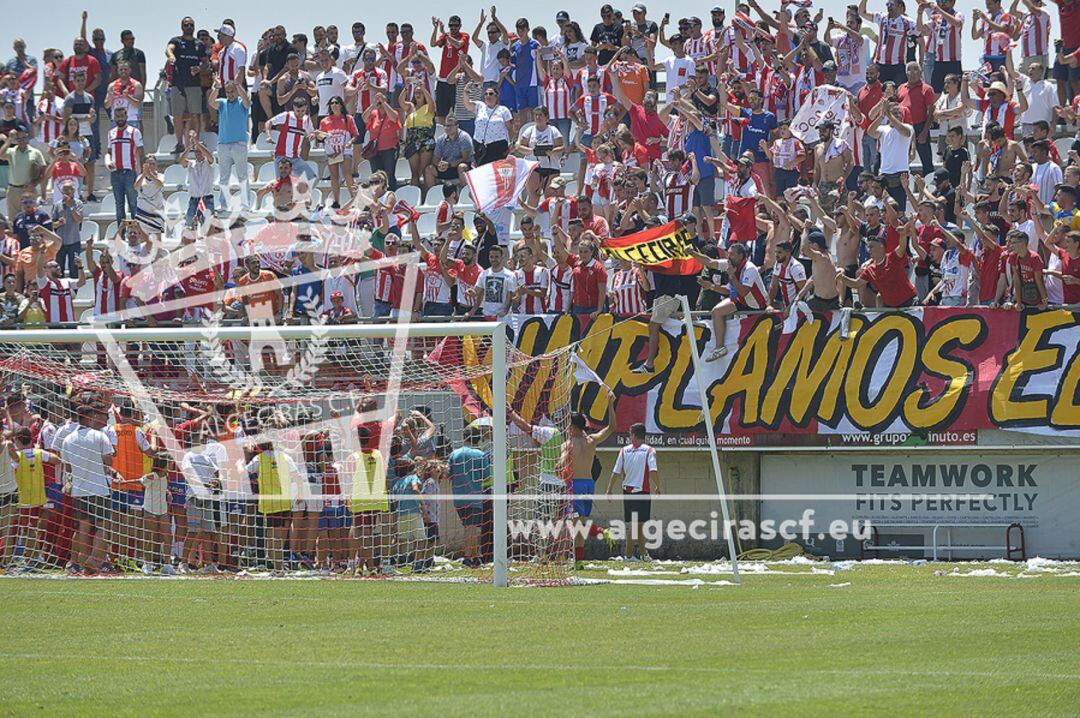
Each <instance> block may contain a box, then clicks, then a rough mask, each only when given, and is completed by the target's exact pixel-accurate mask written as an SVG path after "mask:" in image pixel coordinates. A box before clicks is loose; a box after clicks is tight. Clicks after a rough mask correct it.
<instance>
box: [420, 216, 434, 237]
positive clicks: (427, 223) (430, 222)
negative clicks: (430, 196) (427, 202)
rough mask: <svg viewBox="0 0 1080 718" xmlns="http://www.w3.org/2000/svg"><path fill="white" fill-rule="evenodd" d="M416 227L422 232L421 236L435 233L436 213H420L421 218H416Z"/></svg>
mask: <svg viewBox="0 0 1080 718" xmlns="http://www.w3.org/2000/svg"><path fill="white" fill-rule="evenodd" d="M416 229H417V230H418V231H419V232H420V236H421V237H429V236H431V235H433V234H435V213H434V212H424V213H423V214H421V215H420V219H418V220H416Z"/></svg>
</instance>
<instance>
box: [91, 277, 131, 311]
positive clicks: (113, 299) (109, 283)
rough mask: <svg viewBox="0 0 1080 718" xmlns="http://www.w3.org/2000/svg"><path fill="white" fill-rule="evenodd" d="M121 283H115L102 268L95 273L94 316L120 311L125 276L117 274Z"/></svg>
mask: <svg viewBox="0 0 1080 718" xmlns="http://www.w3.org/2000/svg"><path fill="white" fill-rule="evenodd" d="M116 275H117V277H118V278H119V280H120V281H116V282H114V281H113V280H111V279H109V275H108V274H106V273H105V271H104V270H102V269H101V268H100V267H98V269H97V271H95V272H94V315H95V316H99V317H100V316H102V315H105V314H112V313H114V312H118V311H120V308H121V307H122V306H123V305H121V303H120V287H121V281H123V279H124V275H123V274H121V273H120V272H117V273H116Z"/></svg>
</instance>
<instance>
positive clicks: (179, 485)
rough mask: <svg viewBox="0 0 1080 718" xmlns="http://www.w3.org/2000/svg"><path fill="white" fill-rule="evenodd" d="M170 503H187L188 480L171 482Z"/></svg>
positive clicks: (172, 504) (178, 504)
mask: <svg viewBox="0 0 1080 718" xmlns="http://www.w3.org/2000/svg"><path fill="white" fill-rule="evenodd" d="M169 505H170V506H186V505H187V482H185V481H182V480H181V481H170V482H169Z"/></svg>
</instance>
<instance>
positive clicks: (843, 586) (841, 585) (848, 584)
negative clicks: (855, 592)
mask: <svg viewBox="0 0 1080 718" xmlns="http://www.w3.org/2000/svg"><path fill="white" fill-rule="evenodd" d="M850 585H851V581H844V582H843V583H830V584H829V588H846V587H848V586H850Z"/></svg>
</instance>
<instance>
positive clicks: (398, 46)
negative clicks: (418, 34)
mask: <svg viewBox="0 0 1080 718" xmlns="http://www.w3.org/2000/svg"><path fill="white" fill-rule="evenodd" d="M413 45H415V46H416V51H417V52H418V53H419V52H423V53H426V52H427V48H426V47H424V45H423V44H422V43H419V42H413V43H410V44H408V45H405V44H404V43H401V42H395V43H393V44H392V45H390V47H388V48H386V51H387V53H388V54H389V55H390V60H389V61H387V62H386V69H385V70H383V72H384V74H385V75H386V79H387V81H388V82H389V85H388V87H397V86H398V85H400V84H401V83H402V82H403V80H402V78H401V75H399V74H398V71H397V66H398V65H400V64H401V61H402V60H404V59H405V57H406V56H407V55H408V54H409V50H410V49H412V47H413Z"/></svg>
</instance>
